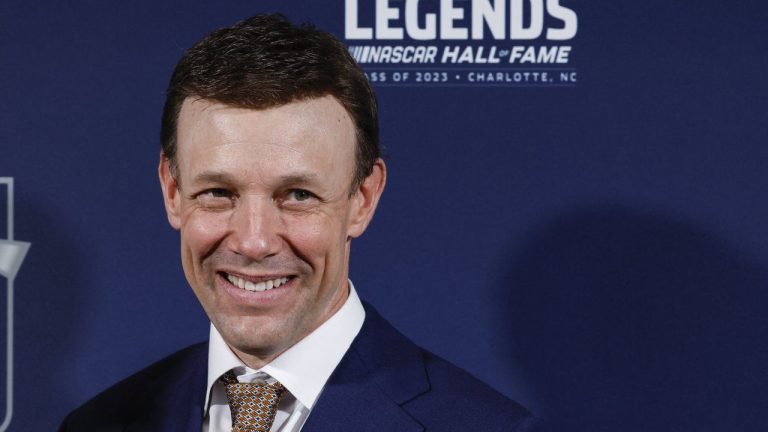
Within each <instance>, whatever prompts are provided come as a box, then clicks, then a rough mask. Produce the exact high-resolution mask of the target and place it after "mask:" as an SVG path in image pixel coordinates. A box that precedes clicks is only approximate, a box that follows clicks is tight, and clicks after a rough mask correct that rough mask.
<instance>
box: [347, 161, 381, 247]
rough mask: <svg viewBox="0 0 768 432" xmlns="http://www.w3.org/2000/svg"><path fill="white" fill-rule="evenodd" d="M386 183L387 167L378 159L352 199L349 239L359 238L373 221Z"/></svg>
mask: <svg viewBox="0 0 768 432" xmlns="http://www.w3.org/2000/svg"><path fill="white" fill-rule="evenodd" d="M386 182H387V166H386V165H384V161H383V160H382V159H381V158H379V159H376V162H374V164H373V170H371V175H369V176H368V177H366V178H365V180H363V182H362V183H361V184H360V186H359V187H358V189H357V191H356V192H355V195H354V196H353V197H352V201H353V203H352V208H351V210H350V211H351V212H352V214H351V219H350V223H349V229H348V230H347V235H348V236H349V237H351V238H357V237H360V236H361V235H362V234H363V232H365V228H366V227H368V223H370V222H371V219H373V213H374V212H375V211H376V206H377V205H378V204H379V199H380V198H381V193H382V192H384V185H385V184H386Z"/></svg>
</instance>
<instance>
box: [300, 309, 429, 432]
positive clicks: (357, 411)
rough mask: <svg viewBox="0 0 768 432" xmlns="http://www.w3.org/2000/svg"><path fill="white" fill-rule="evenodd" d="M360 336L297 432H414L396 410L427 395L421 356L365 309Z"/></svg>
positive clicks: (407, 418)
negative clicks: (351, 431) (420, 396)
mask: <svg viewBox="0 0 768 432" xmlns="http://www.w3.org/2000/svg"><path fill="white" fill-rule="evenodd" d="M364 306H365V308H366V318H365V323H364V324H363V328H362V329H361V330H360V334H358V336H357V337H356V338H355V341H354V342H353V343H352V346H351V347H350V349H349V350H348V351H347V353H346V354H345V356H344V358H343V359H342V360H341V363H339V366H338V367H337V368H336V370H335V371H334V373H333V374H332V375H331V378H330V379H329V380H328V383H327V384H326V386H325V388H324V389H323V393H322V394H321V395H320V398H319V399H318V401H317V403H316V404H315V407H314V408H313V409H312V413H311V414H310V415H309V418H308V419H307V422H306V424H305V425H304V428H303V429H302V432H325V431H328V432H331V431H333V432H337V431H340V430H345V431H346V430H354V431H362V432H419V431H423V430H424V428H423V427H422V426H421V424H419V423H418V422H417V421H416V420H414V419H413V418H412V417H411V416H410V415H409V414H408V413H407V412H406V411H405V410H403V409H402V407H401V406H400V405H401V404H402V403H405V402H407V401H408V400H411V399H413V398H415V397H416V396H418V395H420V394H422V393H424V392H426V391H428V390H429V382H428V381H427V377H426V375H425V372H424V364H423V361H422V360H421V353H420V351H419V349H418V347H416V346H415V345H414V344H413V343H411V342H410V341H408V340H407V339H406V338H405V337H404V336H403V335H401V334H400V333H398V332H397V330H395V329H394V328H392V327H391V326H390V325H389V323H387V322H386V321H385V320H384V319H383V318H381V316H379V314H378V313H377V312H376V311H375V310H374V309H373V308H372V307H371V306H370V305H367V304H365V305H364Z"/></svg>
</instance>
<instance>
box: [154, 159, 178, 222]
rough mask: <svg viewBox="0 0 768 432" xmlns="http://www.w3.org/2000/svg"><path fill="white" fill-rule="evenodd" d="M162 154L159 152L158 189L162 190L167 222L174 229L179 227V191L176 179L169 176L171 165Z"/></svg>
mask: <svg viewBox="0 0 768 432" xmlns="http://www.w3.org/2000/svg"><path fill="white" fill-rule="evenodd" d="M170 164H171V163H170V161H169V160H168V158H166V157H165V154H164V153H163V152H160V165H159V166H158V167H157V174H158V176H159V177H160V187H161V188H162V189H163V202H164V203H165V212H166V213H167V214H168V222H169V223H170V224H171V226H172V227H173V228H175V229H179V227H181V216H180V215H181V195H180V193H181V191H180V190H179V185H178V183H177V182H176V179H175V178H174V177H173V175H172V174H171V165H170Z"/></svg>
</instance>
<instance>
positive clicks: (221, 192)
mask: <svg viewBox="0 0 768 432" xmlns="http://www.w3.org/2000/svg"><path fill="white" fill-rule="evenodd" d="M200 195H205V196H207V197H210V198H229V197H230V196H231V194H230V193H229V191H228V190H226V189H218V188H214V189H208V190H206V191H203V193H201V194H200Z"/></svg>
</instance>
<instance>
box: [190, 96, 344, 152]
mask: <svg viewBox="0 0 768 432" xmlns="http://www.w3.org/2000/svg"><path fill="white" fill-rule="evenodd" d="M310 100H311V101H314V102H315V106H310V105H307V104H302V103H290V104H287V105H280V106H277V107H272V108H266V109H263V110H253V109H249V108H238V107H232V106H229V105H225V104H222V103H219V102H214V101H210V100H205V99H194V100H187V101H185V102H184V105H183V106H182V112H184V113H186V114H188V117H189V123H190V124H189V125H188V126H189V129H187V130H188V131H189V132H190V133H196V134H197V133H200V132H201V131H205V132H207V133H211V132H215V133H217V134H218V136H219V138H220V140H219V142H218V143H217V144H237V143H238V142H253V139H252V137H249V136H247V135H242V134H238V133H237V132H242V131H244V130H249V129H248V128H244V127H242V126H243V125H244V124H245V123H252V122H253V120H252V118H251V114H252V113H253V112H254V111H259V112H261V113H262V114H263V116H262V119H261V120H262V121H261V122H260V123H261V124H252V125H250V126H253V127H255V128H256V129H258V130H259V131H261V132H262V133H260V134H259V136H260V138H261V139H260V142H259V144H264V145H275V146H283V147H288V148H292V149H294V150H297V151H298V150H299V149H300V148H301V147H302V146H303V145H308V144H311V141H312V139H311V138H313V139H316V138H317V137H319V136H323V135H328V134H335V133H338V129H339V127H338V124H339V123H345V122H347V123H348V125H349V128H342V130H346V131H347V132H348V133H350V134H351V136H352V137H353V138H355V137H354V125H353V123H352V120H351V118H350V117H349V115H348V114H347V112H346V110H345V109H344V108H343V107H341V104H340V103H339V102H338V101H336V99H335V98H333V97H332V96H325V97H322V98H316V99H307V100H306V101H310ZM299 102H303V101H299ZM318 104H319V106H321V107H322V108H323V109H321V110H318V109H317V105H318ZM184 108H188V109H187V110H185V109H184ZM275 108H280V109H279V110H277V109H275ZM339 108H340V109H339ZM331 113H333V114H334V115H333V117H331V116H329V114H331ZM276 122H279V123H280V125H281V127H280V128H274V127H272V125H273V124H275V123H276ZM262 125H263V126H262Z"/></svg>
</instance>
